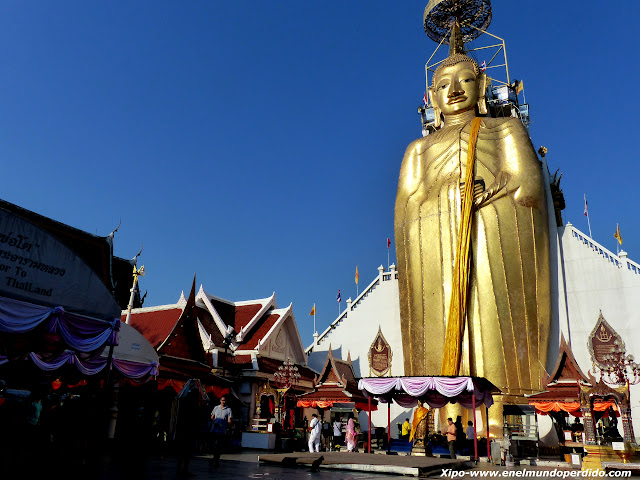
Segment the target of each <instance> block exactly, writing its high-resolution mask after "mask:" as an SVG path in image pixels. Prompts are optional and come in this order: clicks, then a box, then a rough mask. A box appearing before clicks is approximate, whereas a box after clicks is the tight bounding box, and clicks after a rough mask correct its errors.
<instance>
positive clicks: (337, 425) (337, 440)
mask: <svg viewBox="0 0 640 480" xmlns="http://www.w3.org/2000/svg"><path fill="white" fill-rule="evenodd" d="M333 445H334V446H335V445H342V421H341V420H340V417H336V419H335V421H334V422H333Z"/></svg>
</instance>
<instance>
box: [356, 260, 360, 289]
mask: <svg viewBox="0 0 640 480" xmlns="http://www.w3.org/2000/svg"><path fill="white" fill-rule="evenodd" d="M359 279H360V274H359V273H358V265H356V285H358V280H359Z"/></svg>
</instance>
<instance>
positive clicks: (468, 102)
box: [432, 62, 479, 117]
mask: <svg viewBox="0 0 640 480" xmlns="http://www.w3.org/2000/svg"><path fill="white" fill-rule="evenodd" d="M478 96H479V94H478V78H477V77H476V73H475V71H474V68H473V65H472V64H471V63H470V62H460V63H456V64H455V65H451V66H448V67H443V68H442V69H441V70H440V71H439V72H438V74H437V76H436V78H435V82H434V87H433V91H432V102H433V103H435V104H436V106H437V107H438V108H439V109H440V110H441V111H442V113H443V114H444V116H445V117H446V116H448V115H456V114H459V113H462V112H466V111H468V110H471V109H473V108H475V105H476V103H477V102H478Z"/></svg>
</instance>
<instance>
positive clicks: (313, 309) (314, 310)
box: [309, 303, 316, 315]
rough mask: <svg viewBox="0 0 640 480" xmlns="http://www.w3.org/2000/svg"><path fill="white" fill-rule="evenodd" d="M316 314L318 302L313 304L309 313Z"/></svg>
mask: <svg viewBox="0 0 640 480" xmlns="http://www.w3.org/2000/svg"><path fill="white" fill-rule="evenodd" d="M315 314H316V304H315V303H314V304H313V308H312V309H311V313H309V315H315Z"/></svg>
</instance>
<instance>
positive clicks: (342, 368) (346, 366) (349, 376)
mask: <svg viewBox="0 0 640 480" xmlns="http://www.w3.org/2000/svg"><path fill="white" fill-rule="evenodd" d="M333 361H334V364H335V366H336V370H338V373H339V374H340V380H342V377H343V376H344V378H345V380H346V381H347V385H348V386H349V387H353V386H355V387H356V388H357V385H358V382H357V381H356V378H355V376H354V375H353V370H352V369H351V364H350V363H348V362H347V361H346V360H338V359H337V358H335V357H334V359H333Z"/></svg>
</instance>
